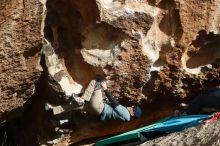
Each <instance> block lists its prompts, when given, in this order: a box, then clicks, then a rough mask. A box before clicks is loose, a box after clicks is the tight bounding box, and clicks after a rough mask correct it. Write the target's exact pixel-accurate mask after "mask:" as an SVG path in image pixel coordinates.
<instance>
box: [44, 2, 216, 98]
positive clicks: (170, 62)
mask: <svg viewBox="0 0 220 146" xmlns="http://www.w3.org/2000/svg"><path fill="white" fill-rule="evenodd" d="M219 5H220V4H219V1H217V0H216V1H212V2H210V1H204V2H195V1H190V0H189V1H184V2H182V1H178V0H175V1H174V0H172V1H166V0H163V1H152V0H148V1H146V0H141V1H130V0H126V1H111V0H97V1H86V0H83V1H69V2H68V4H67V2H65V1H50V0H49V1H47V18H46V21H45V37H46V39H47V40H48V41H49V42H50V43H51V47H52V48H51V49H53V50H54V51H53V52H54V54H53V55H54V56H57V58H58V59H59V60H60V61H58V62H60V63H61V64H62V66H63V67H62V68H63V69H61V70H62V71H63V72H65V73H63V74H62V75H63V76H62V75H61V76H60V77H59V81H58V82H60V86H61V88H62V90H63V91H64V92H65V94H66V95H71V94H72V93H79V92H81V90H82V89H83V88H84V87H85V86H86V85H87V84H88V83H89V81H90V80H91V79H93V78H94V77H95V75H97V74H101V75H104V76H106V78H107V79H108V80H109V86H110V89H111V90H112V92H113V93H114V95H115V96H116V97H118V98H130V99H138V100H140V99H148V100H151V99H152V98H154V96H155V94H157V95H162V96H163V95H169V96H173V97H174V96H175V97H181V98H184V97H187V96H188V93H189V89H192V87H193V86H194V85H195V86H196V87H197V89H198V88H200V87H202V86H203V84H204V83H205V84H206V86H208V85H210V84H209V77H210V76H207V74H212V71H214V72H217V70H216V69H217V68H218V61H217V62H216V60H218V58H219V47H220V45H219V33H218V32H219V23H218V21H219ZM216 63H217V65H214V64H216ZM213 65H214V66H213ZM49 66H50V67H48V68H56V67H55V66H56V65H52V64H50V65H49ZM64 70H65V71H64ZM55 72H56V71H55V70H54V71H52V72H50V74H51V76H54V75H55ZM58 72H59V71H58ZM58 72H57V73H58ZM60 74H61V73H59V75H60ZM211 76H212V77H214V78H216V79H218V75H217V74H216V75H214V74H212V75H211ZM214 78H213V79H214ZM61 80H63V84H66V82H69V84H71V86H68V87H65V86H64V85H62V81H61ZM64 80H65V81H64ZM188 81H190V83H189V82H188ZM192 82H193V83H192ZM215 85H217V84H215ZM70 87H71V88H70ZM160 89H163V90H160ZM158 90H159V92H158Z"/></svg>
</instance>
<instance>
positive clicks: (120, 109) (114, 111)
mask: <svg viewBox="0 0 220 146" xmlns="http://www.w3.org/2000/svg"><path fill="white" fill-rule="evenodd" d="M130 119H131V116H130V113H129V112H128V110H127V108H126V107H124V106H122V105H121V104H119V105H118V106H117V107H115V108H113V107H112V106H111V105H109V104H108V103H105V104H104V109H103V111H102V113H101V115H100V120H101V121H107V120H120V121H130Z"/></svg>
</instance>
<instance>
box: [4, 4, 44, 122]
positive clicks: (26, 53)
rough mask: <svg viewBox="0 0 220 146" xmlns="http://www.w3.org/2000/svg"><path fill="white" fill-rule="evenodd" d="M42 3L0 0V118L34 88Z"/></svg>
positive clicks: (38, 57) (30, 94) (20, 103)
mask: <svg viewBox="0 0 220 146" xmlns="http://www.w3.org/2000/svg"><path fill="white" fill-rule="evenodd" d="M42 3H43V2H40V1H35V0H30V1H22V0H17V1H13V0H3V1H0V118H1V117H2V114H3V113H7V112H8V111H11V110H13V109H16V108H18V107H20V106H22V105H23V104H24V103H25V102H26V101H27V100H28V99H29V98H30V97H31V96H32V95H33V94H34V92H35V87H34V83H35V82H36V81H37V80H38V78H39V75H40V66H39V61H40V50H41V47H42V40H43V39H42V38H43V37H42V36H43V35H42V33H41V32H42V30H43V27H44V26H42V24H43V23H42V22H43V4H42Z"/></svg>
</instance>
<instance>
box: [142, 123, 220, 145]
mask: <svg viewBox="0 0 220 146" xmlns="http://www.w3.org/2000/svg"><path fill="white" fill-rule="evenodd" d="M219 128H220V121H219V120H218V121H214V122H211V123H208V124H205V125H204V124H202V125H198V126H196V127H192V128H189V129H186V130H184V131H181V132H177V133H172V134H169V135H167V136H162V137H159V138H157V139H154V140H151V141H148V142H145V143H143V144H141V146H177V145H178V146H191V145H204V146H205V145H213V146H217V145H220V140H219Z"/></svg>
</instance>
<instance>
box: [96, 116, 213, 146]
mask: <svg viewBox="0 0 220 146" xmlns="http://www.w3.org/2000/svg"><path fill="white" fill-rule="evenodd" d="M209 118H211V115H187V116H179V117H167V118H164V119H162V120H159V121H157V122H155V123H153V124H151V125H148V126H145V127H142V128H139V129H136V130H132V131H129V132H126V133H123V134H120V135H116V136H113V137H110V138H106V139H103V140H100V141H97V142H96V146H107V145H122V144H123V143H124V144H125V143H126V144H129V143H132V142H135V141H136V142H138V141H139V142H143V141H146V140H148V139H149V138H148V136H149V135H150V134H153V132H163V133H171V132H176V131H181V130H184V129H186V128H189V127H192V126H195V125H197V124H199V123H200V122H201V121H204V120H207V119H209Z"/></svg>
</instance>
